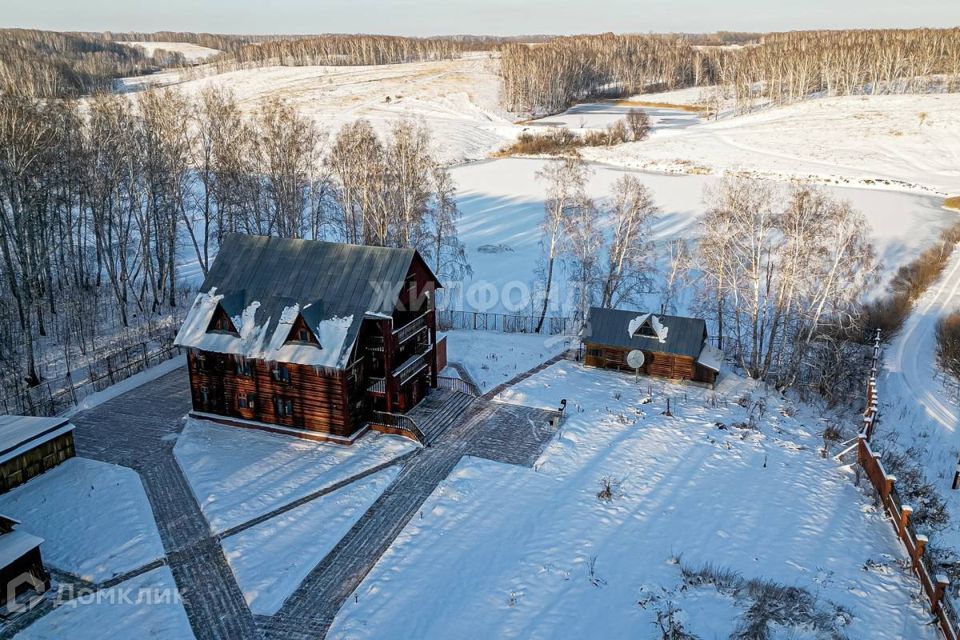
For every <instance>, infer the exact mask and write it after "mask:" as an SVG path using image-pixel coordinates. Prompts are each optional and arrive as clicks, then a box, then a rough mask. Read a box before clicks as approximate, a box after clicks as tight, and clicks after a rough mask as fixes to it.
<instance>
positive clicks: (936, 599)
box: [930, 573, 950, 615]
mask: <svg viewBox="0 0 960 640" xmlns="http://www.w3.org/2000/svg"><path fill="white" fill-rule="evenodd" d="M934 580H935V581H936V584H935V585H934V588H933V597H932V598H931V599H930V611H931V612H932V613H933V614H934V615H937V614H938V613H940V603H941V602H943V595H944V594H945V593H946V592H947V587H949V586H950V580H949V579H948V578H947V576H945V575H943V574H942V573H938V574H937V577H936V578H935V579H934Z"/></svg>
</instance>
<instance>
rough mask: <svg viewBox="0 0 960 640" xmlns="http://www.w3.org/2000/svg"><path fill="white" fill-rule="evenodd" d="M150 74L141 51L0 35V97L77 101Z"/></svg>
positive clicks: (95, 41) (81, 40) (74, 38)
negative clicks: (118, 82) (117, 81)
mask: <svg viewBox="0 0 960 640" xmlns="http://www.w3.org/2000/svg"><path fill="white" fill-rule="evenodd" d="M155 69H157V64H156V62H155V61H154V60H153V59H151V58H149V57H147V56H145V55H144V52H143V50H141V49H137V48H135V47H128V46H125V45H122V44H119V43H116V42H110V41H108V40H104V39H102V38H93V37H89V36H86V35H80V34H74V33H58V32H55V31H37V30H31V29H0V93H3V92H6V93H14V94H19V95H26V96H40V97H63V96H79V95H83V94H89V93H94V92H97V91H104V90H109V89H110V88H111V85H112V82H113V80H114V79H115V78H119V77H122V76H132V75H139V74H142V73H146V72H148V71H152V70H155Z"/></svg>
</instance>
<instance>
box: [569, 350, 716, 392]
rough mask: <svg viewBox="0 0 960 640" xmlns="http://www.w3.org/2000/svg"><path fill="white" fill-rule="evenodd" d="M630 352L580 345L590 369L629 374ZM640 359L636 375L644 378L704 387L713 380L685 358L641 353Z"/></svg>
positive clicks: (691, 360) (630, 369)
mask: <svg viewBox="0 0 960 640" xmlns="http://www.w3.org/2000/svg"><path fill="white" fill-rule="evenodd" d="M630 351H631V350H630V349H624V348H619V347H605V346H603V345H598V344H593V343H589V342H587V343H584V353H585V355H584V364H586V365H587V366H591V367H601V368H604V369H618V370H620V371H631V372H632V371H633V369H632V368H630V367H629V366H628V365H627V354H628V353H630ZM643 358H644V362H643V367H641V369H640V372H641V373H643V374H645V375H650V376H660V377H663V378H672V379H674V380H694V381H696V382H706V383H708V384H713V382H714V380H715V378H716V375H715V374H714V372H713V371H711V370H709V369H706V368H704V367H699V366H697V364H696V360H695V359H694V358H691V357H689V356H680V355H675V354H672V353H659V352H654V351H644V352H643Z"/></svg>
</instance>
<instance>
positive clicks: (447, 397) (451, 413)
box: [406, 389, 476, 446]
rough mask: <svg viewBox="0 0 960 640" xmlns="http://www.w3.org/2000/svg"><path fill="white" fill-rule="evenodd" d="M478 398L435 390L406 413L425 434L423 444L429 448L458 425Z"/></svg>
mask: <svg viewBox="0 0 960 640" xmlns="http://www.w3.org/2000/svg"><path fill="white" fill-rule="evenodd" d="M475 400H476V398H475V397H474V396H472V395H469V394H467V393H463V392H461V391H454V390H452V389H433V390H431V391H430V394H429V395H428V396H427V397H426V398H424V399H423V400H422V401H421V402H420V404H418V405H417V406H415V407H414V408H413V409H411V410H410V411H408V412H407V413H406V415H407V417H409V418H411V419H412V420H413V421H414V422H416V424H417V426H418V427H419V428H420V431H421V432H422V433H423V444H424V445H426V446H429V445H430V444H432V443H433V442H435V441H436V440H437V438H439V437H440V436H442V435H443V434H444V433H445V432H446V431H447V429H449V428H450V427H452V426H453V425H455V424H457V422H459V421H460V418H461V416H462V415H463V414H464V412H466V410H467V409H468V408H469V407H470V405H472V404H473V402H474V401H475Z"/></svg>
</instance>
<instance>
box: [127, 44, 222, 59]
mask: <svg viewBox="0 0 960 640" xmlns="http://www.w3.org/2000/svg"><path fill="white" fill-rule="evenodd" d="M120 44H125V45H128V46H131V47H137V48H139V49H143V50H144V52H145V53H146V55H148V56H152V55H153V54H154V52H155V51H156V50H157V49H163V50H164V51H169V52H171V53H179V54H182V55H183V57H184V58H186V59H187V62H201V61H203V60H206V59H207V58H212V57H213V56H215V55H217V54H218V53H220V50H219V49H211V48H209V47H201V46H200V45H198V44H193V43H192V42H133V41H129V42H121V43H120Z"/></svg>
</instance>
